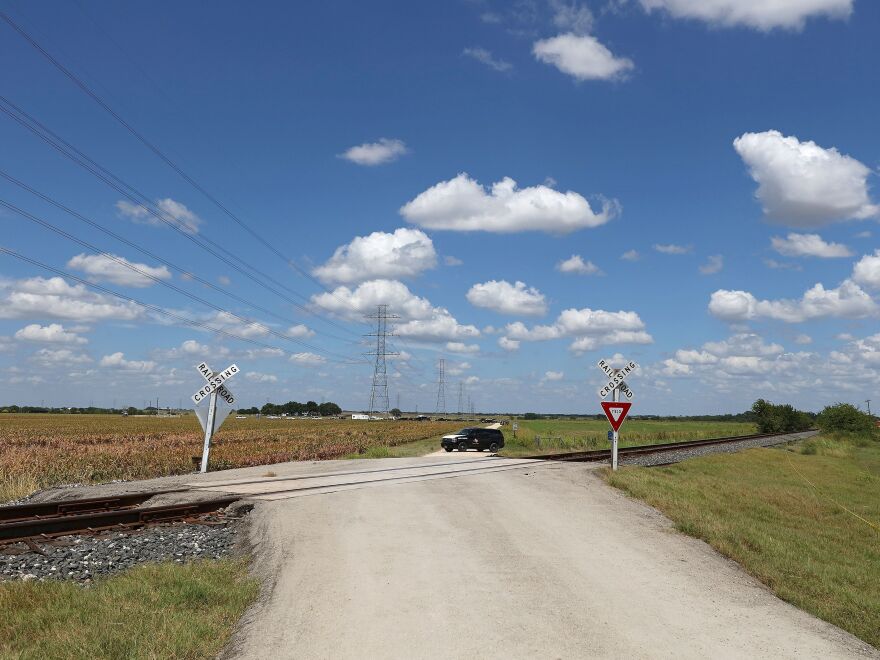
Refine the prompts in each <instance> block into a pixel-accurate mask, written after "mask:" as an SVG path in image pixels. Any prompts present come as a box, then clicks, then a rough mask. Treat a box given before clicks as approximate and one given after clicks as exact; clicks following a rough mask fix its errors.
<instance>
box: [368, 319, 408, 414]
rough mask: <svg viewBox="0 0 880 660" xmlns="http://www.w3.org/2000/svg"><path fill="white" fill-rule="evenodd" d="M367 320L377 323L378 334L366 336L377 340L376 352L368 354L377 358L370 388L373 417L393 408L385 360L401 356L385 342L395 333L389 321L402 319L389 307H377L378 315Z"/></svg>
mask: <svg viewBox="0 0 880 660" xmlns="http://www.w3.org/2000/svg"><path fill="white" fill-rule="evenodd" d="M367 318H368V319H371V320H375V321H376V332H375V333H370V334H368V335H365V336H366V337H375V338H376V350H375V351H370V352H369V353H367V355H370V356H373V357H375V358H376V361H375V365H374V367H373V383H372V385H371V386H370V416H372V415H373V413H374V412H383V413H387V412H388V408H390V407H391V406H390V405H389V403H388V366H387V364H386V363H385V358H387V357H389V356H392V357H393V356H395V355H400V353H395V352H392V351H389V350H388V349H387V348H386V347H385V340H386V338H387V337H393V336H394V333H393V332H390V331H389V330H388V321H389V320H392V321H393V320H395V319H399V318H400V317H399V316H397V315H395V314H389V313H388V305H376V313H375V314H368V315H367Z"/></svg>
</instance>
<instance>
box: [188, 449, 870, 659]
mask: <svg viewBox="0 0 880 660" xmlns="http://www.w3.org/2000/svg"><path fill="white" fill-rule="evenodd" d="M474 459H475V461H474V462H473V463H463V462H460V463H459V465H458V468H459V469H460V470H463V469H465V468H469V469H477V471H476V472H471V473H466V472H461V473H459V474H440V473H448V472H450V471H454V470H455V469H456V467H457V466H455V465H453V466H452V467H451V468H450V462H448V461H441V460H440V459H439V458H421V459H405V460H404V459H397V460H395V459H382V460H374V461H348V462H346V464H345V465H346V466H347V467H346V470H350V471H359V470H377V469H385V468H399V467H400V466H402V465H404V466H408V467H407V470H409V471H408V472H403V473H401V474H407V475H411V476H409V477H407V478H405V479H401V480H397V481H378V482H376V483H372V484H369V485H356V486H351V488H350V489H346V490H337V491H336V492H327V491H325V490H322V489H320V488H319V489H315V490H313V491H311V493H313V494H314V496H295V497H291V498H284V499H275V500H270V501H265V502H261V503H259V504H258V506H257V508H256V509H255V511H254V513H253V514H252V526H251V531H250V534H251V540H252V543H253V545H254V548H255V553H256V558H255V566H256V570H258V571H259V572H261V573H262V574H263V575H264V576H265V578H266V587H265V589H264V595H263V597H262V599H261V601H260V602H259V603H258V604H257V605H256V606H255V607H254V608H252V609H251V610H250V611H249V613H248V614H247V615H246V616H245V619H244V620H243V623H242V626H241V627H240V629H239V631H238V633H237V634H236V636H235V638H234V642H233V644H232V646H231V647H230V648H229V649H228V651H227V655H228V656H229V657H240V658H247V659H260V660H262V659H264V658H334V659H336V658H593V657H599V658H706V657H712V658H854V657H874V658H878V657H880V654H878V653H877V652H876V650H872V649H871V647H868V646H867V645H865V644H863V643H862V642H860V641H858V640H857V639H855V638H854V637H852V636H851V635H849V634H847V633H845V632H843V631H841V630H839V629H838V628H836V627H834V626H832V625H830V624H827V623H824V622H822V621H820V620H818V619H816V618H814V617H812V616H810V615H808V614H806V613H804V612H802V611H800V610H798V609H796V608H795V607H793V606H791V605H788V604H786V603H784V602H782V601H781V600H779V599H778V598H776V597H775V596H773V595H772V594H771V593H770V592H769V591H768V590H767V589H765V588H764V587H763V586H761V585H760V584H759V583H758V582H757V581H755V580H754V579H752V578H751V577H749V576H748V575H746V574H745V572H744V571H743V570H742V569H741V568H740V567H739V566H737V565H736V564H734V563H733V562H731V561H728V560H726V559H724V558H723V557H721V556H720V555H718V554H717V553H716V552H715V551H713V550H712V549H711V548H710V547H709V546H707V545H706V544H704V543H702V542H700V541H697V540H695V539H691V538H688V537H686V536H683V535H681V534H679V533H677V532H675V531H674V530H673V529H672V527H671V524H670V523H669V521H668V520H667V519H666V518H664V517H662V516H661V515H660V514H658V513H657V512H655V511H654V510H653V509H650V508H649V507H646V506H644V505H642V504H640V503H638V502H635V501H633V500H630V499H628V498H627V497H625V496H623V495H622V494H620V493H618V492H617V491H615V490H613V489H611V488H610V487H608V486H606V485H605V484H604V482H602V481H601V479H600V478H599V477H598V476H597V475H596V467H595V466H589V465H583V464H580V465H577V464H547V463H539V464H537V463H529V462H519V463H516V462H510V463H508V462H507V459H501V458H477V455H476V454H475V455H474ZM330 463H336V464H337V465H338V464H339V462H330ZM428 464H430V465H428ZM505 464H507V465H508V466H509V467H507V468H505V469H503V470H502V469H501V468H502V466H504V465H505ZM426 465H427V467H424V466H426ZM490 468H491V469H490ZM310 469H311V470H312V472H311V475H312V476H311V477H309V478H317V479H327V478H328V477H321V476H320V475H319V474H318V470H317V469H316V468H310ZM419 470H422V472H423V474H424V475H425V477H424V478H423V479H420V478H419V476H418V473H419ZM331 471H332V470H331ZM323 472H324V473H327V472H328V468H327V467H325V468H324V470H323ZM392 474H393V473H392ZM412 475H415V476H412ZM432 475H433V476H432ZM346 478H347V479H352V477H351V476H349V477H346ZM294 483H300V482H294ZM304 483H310V482H308V481H306V482H304ZM316 483H324V482H321V481H318V482H316ZM202 484H204V482H202ZM245 487H247V488H250V489H251V494H252V495H257V497H260V496H259V494H258V493H259V492H260V490H261V487H259V486H258V485H255V484H253V483H251V484H248V485H240V486H238V488H245ZM212 488H217V489H218V490H220V489H222V488H232V489H234V488H236V486H234V485H225V486H224V485H217V486H214V487H212ZM278 488H279V484H278V483H270V484H269V485H268V486H266V487H264V488H263V490H265V491H266V492H267V493H268V492H270V491H272V490H276V491H277V490H278ZM305 494H308V492H301V493H300V495H305ZM277 496H278V497H281V496H280V495H277ZM267 497H268V496H267Z"/></svg>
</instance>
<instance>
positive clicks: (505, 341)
mask: <svg viewBox="0 0 880 660" xmlns="http://www.w3.org/2000/svg"><path fill="white" fill-rule="evenodd" d="M498 345H499V346H500V347H501V348H503V349H504V350H505V351H511V352H512V351H517V350H519V340H517V339H511V338H510V337H499V338H498Z"/></svg>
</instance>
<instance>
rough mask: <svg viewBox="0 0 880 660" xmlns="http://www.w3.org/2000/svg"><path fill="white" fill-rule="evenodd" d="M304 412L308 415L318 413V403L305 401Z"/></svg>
mask: <svg viewBox="0 0 880 660" xmlns="http://www.w3.org/2000/svg"><path fill="white" fill-rule="evenodd" d="M306 412H307V413H309V414H310V415H317V414H318V404H317V403H315V402H314V401H306Z"/></svg>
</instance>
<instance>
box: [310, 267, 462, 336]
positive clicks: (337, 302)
mask: <svg viewBox="0 0 880 660" xmlns="http://www.w3.org/2000/svg"><path fill="white" fill-rule="evenodd" d="M312 303H313V304H315V305H316V306H318V307H320V308H322V309H324V310H325V311H328V312H331V313H333V314H335V315H337V316H340V317H343V318H347V319H352V320H354V319H358V320H360V319H363V317H364V315H366V314H371V313H373V312H375V311H376V305H388V311H389V313H391V314H397V315H398V316H400V318H401V323H399V324H398V325H396V326H395V332H396V333H397V334H398V335H400V336H406V337H410V338H412V339H420V340H424V341H432V342H437V341H442V342H446V341H461V340H462V339H464V338H470V337H478V336H479V335H480V331H479V329H478V328H476V327H475V326H473V325H462V324H460V323H458V321H456V319H455V318H454V317H453V316H452V315H451V314H450V313H449V311H448V310H447V309H445V308H443V307H434V306H433V305H432V304H431V302H430V301H429V300H428V299H426V298H421V297H419V296H417V295H415V294H413V293H412V292H411V291H410V290H409V288H407V286H406V285H405V284H404V283H403V282H399V281H397V280H370V281H369V282H363V283H361V284H359V285H358V286H357V287H356V288H353V289H352V288H349V287H347V286H339V287H337V288H336V289H334V290H333V291H332V292H329V293H320V294H316V295H314V296H312Z"/></svg>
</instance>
